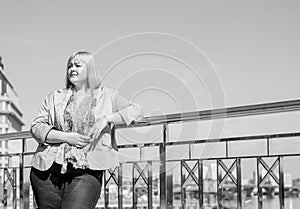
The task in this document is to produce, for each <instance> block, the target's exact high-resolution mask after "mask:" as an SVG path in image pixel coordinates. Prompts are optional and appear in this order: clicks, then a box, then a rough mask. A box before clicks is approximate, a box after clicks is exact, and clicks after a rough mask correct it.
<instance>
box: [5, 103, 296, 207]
mask: <svg viewBox="0 0 300 209" xmlns="http://www.w3.org/2000/svg"><path fill="white" fill-rule="evenodd" d="M299 110H300V100H293V101H284V102H275V103H266V104H258V105H247V106H240V107H231V108H223V109H213V110H205V111H195V112H187V113H178V114H169V115H162V116H153V117H145V118H143V119H142V120H141V121H138V122H135V123H134V124H132V125H130V126H129V127H125V126H124V125H121V126H118V127H116V129H124V128H135V127H144V126H151V125H162V127H163V133H162V135H163V140H162V142H154V143H141V144H126V145H119V146H118V148H119V150H123V149H139V150H140V152H142V150H143V149H146V148H157V149H158V150H159V159H157V160H153V159H152V160H144V159H140V160H134V161H127V162H122V163H121V165H120V166H119V167H118V168H116V169H115V170H108V171H107V172H106V175H105V177H104V207H105V208H109V207H110V203H109V194H110V193H109V185H111V183H110V182H111V181H113V182H114V183H115V185H116V186H117V193H118V195H117V200H118V201H117V206H118V208H125V207H126V206H125V204H123V200H124V196H123V192H124V191H123V188H124V186H125V185H123V183H124V182H123V175H124V172H125V170H124V166H125V165H126V164H130V165H132V172H131V173H132V185H131V192H132V203H131V206H130V207H133V208H139V207H140V206H139V204H138V199H139V197H138V195H139V193H138V192H137V182H138V181H139V180H140V179H141V180H142V181H143V182H144V184H145V185H146V187H145V188H147V204H146V206H143V207H147V208H154V207H159V208H174V207H175V206H174V201H173V200H174V194H175V193H174V191H173V189H174V185H173V180H172V178H173V177H172V172H170V171H169V170H167V164H168V163H174V162H177V163H179V164H180V172H181V174H180V207H181V208H186V207H187V202H186V198H187V197H186V192H187V190H186V189H187V187H186V185H187V184H188V183H191V182H193V183H194V184H195V185H196V187H197V190H196V191H197V192H196V193H197V194H199V195H198V196H197V197H196V199H197V203H196V205H197V208H204V206H205V203H204V200H205V197H206V196H207V195H209V194H207V191H204V186H203V184H204V180H205V179H204V176H203V172H204V171H203V168H204V167H203V165H204V162H206V161H213V162H214V163H215V164H216V169H217V177H216V178H217V179H216V191H215V192H213V195H215V196H216V204H217V205H216V206H217V207H218V208H224V207H225V206H224V204H223V203H224V201H223V199H224V187H227V188H228V182H231V184H230V185H231V186H230V188H231V189H232V188H234V191H235V193H236V208H239V209H241V208H243V197H242V193H243V190H244V188H243V185H242V182H241V180H242V177H241V172H242V168H241V163H242V160H244V159H255V160H256V168H257V169H256V174H257V179H256V183H255V184H256V185H255V187H256V188H257V199H258V208H259V209H262V207H263V198H262V197H263V189H265V188H267V186H266V185H265V182H266V180H267V179H270V178H272V179H273V180H274V182H275V183H276V184H277V186H276V187H278V189H279V208H280V209H283V208H284V199H285V198H284V189H285V188H284V170H283V169H284V168H283V158H285V157H292V156H300V151H299V152H296V153H282V154H280V153H279V154H278V153H275V154H274V153H272V152H270V147H271V146H270V140H272V141H273V140H280V139H285V140H287V142H288V140H290V139H294V138H297V137H300V132H292V133H278V134H268V135H255V136H253V135H251V136H242V137H230V138H214V139H195V140H189V141H172V142H170V141H169V125H170V124H174V123H183V122H188V121H203V120H214V119H222V118H223V119H226V118H233V117H244V116H253V115H261V114H272V113H282V112H290V111H299ZM115 132H116V131H115V129H113V133H112V135H113V137H116V134H115ZM30 138H31V135H30V133H29V132H28V131H25V132H18V133H10V134H1V135H0V143H1V142H2V141H7V140H9V141H14V140H20V141H21V152H19V153H13V154H10V153H9V154H1V155H0V158H7V159H9V158H10V157H13V156H15V157H17V158H18V159H19V163H18V166H8V167H3V168H2V170H3V192H4V193H3V198H5V189H6V188H5V186H6V185H7V183H8V182H10V183H11V184H12V186H13V188H15V190H14V192H13V194H14V197H13V198H12V199H13V204H12V205H13V208H17V207H18V206H19V208H28V202H25V201H24V197H25V195H24V179H25V178H24V169H25V168H28V167H27V165H25V164H24V158H25V157H26V156H28V155H32V154H33V152H28V151H26V141H27V139H30ZM247 141H259V142H262V141H263V142H265V147H266V150H265V153H263V154H259V155H257V154H253V155H251V154H250V155H230V153H229V144H230V143H232V142H247ZM208 143H221V144H223V145H224V155H223V156H209V157H194V156H193V155H192V152H193V150H194V149H193V146H196V145H201V144H208ZM181 145H186V146H188V157H187V158H185V159H167V153H168V147H175V146H181ZM267 158H275V161H274V162H273V164H272V165H271V166H270V165H269V164H268V163H267V161H266V160H265V159H267ZM228 160H231V162H230V164H229V165H228V163H226V162H225V161H228ZM154 163H157V164H158V165H159V166H158V167H159V172H158V173H159V175H158V182H159V184H158V185H157V187H158V188H159V191H157V193H158V194H159V203H157V204H156V203H154V200H153V189H154V179H153V164H154ZM190 163H194V165H192V166H191V165H190ZM277 168H278V171H276V169H277ZM16 169H17V170H18V172H19V173H18V174H19V175H18V179H14V178H17V177H16V175H15V174H16ZM262 170H265V173H264V172H262ZM16 182H18V183H16ZM16 187H18V188H19V192H18V194H17V192H16V191H17V190H16ZM272 189H274V188H272ZM17 200H19V201H17ZM4 202H5V201H4ZM4 206H5V204H4Z"/></svg>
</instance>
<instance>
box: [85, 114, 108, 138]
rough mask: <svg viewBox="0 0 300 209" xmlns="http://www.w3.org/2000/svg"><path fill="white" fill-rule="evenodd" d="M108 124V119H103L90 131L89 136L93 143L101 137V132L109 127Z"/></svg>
mask: <svg viewBox="0 0 300 209" xmlns="http://www.w3.org/2000/svg"><path fill="white" fill-rule="evenodd" d="M107 124H108V120H107V118H106V117H101V118H100V119H99V120H98V121H97V122H96V123H95V124H94V126H93V127H92V128H91V130H90V131H89V136H90V137H91V138H92V141H93V140H95V139H97V138H98V137H99V136H100V134H101V131H102V130H103V129H104V128H105V127H106V126H107Z"/></svg>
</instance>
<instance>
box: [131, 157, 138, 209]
mask: <svg viewBox="0 0 300 209" xmlns="http://www.w3.org/2000/svg"><path fill="white" fill-rule="evenodd" d="M136 179H137V178H136V177H135V164H134V163H133V164H132V207H133V209H136V208H137V193H136V191H135V184H136Z"/></svg>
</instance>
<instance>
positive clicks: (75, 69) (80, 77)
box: [68, 58, 87, 87]
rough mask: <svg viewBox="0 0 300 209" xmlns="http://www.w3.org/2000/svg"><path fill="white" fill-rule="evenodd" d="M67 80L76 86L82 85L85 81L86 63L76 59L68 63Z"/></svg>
mask: <svg viewBox="0 0 300 209" xmlns="http://www.w3.org/2000/svg"><path fill="white" fill-rule="evenodd" d="M68 78H69V81H70V82H71V83H72V84H74V85H75V87H76V86H82V85H84V84H85V83H86V81H87V67H86V64H85V63H83V62H82V61H80V60H78V59H76V58H75V59H73V60H72V61H71V62H70V63H69V65H68Z"/></svg>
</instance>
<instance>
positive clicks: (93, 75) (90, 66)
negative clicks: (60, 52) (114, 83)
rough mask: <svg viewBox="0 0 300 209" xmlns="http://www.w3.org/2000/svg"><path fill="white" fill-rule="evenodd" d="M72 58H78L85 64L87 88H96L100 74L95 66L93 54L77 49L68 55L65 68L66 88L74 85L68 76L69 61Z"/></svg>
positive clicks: (99, 81)
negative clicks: (77, 50)
mask: <svg viewBox="0 0 300 209" xmlns="http://www.w3.org/2000/svg"><path fill="white" fill-rule="evenodd" d="M73 60H78V61H80V62H82V63H84V64H85V65H86V68H87V81H86V82H87V83H86V84H87V88H89V89H96V88H98V87H99V86H100V85H101V75H100V72H99V70H98V69H97V67H96V63H95V58H94V55H93V54H91V53H89V52H87V51H79V52H76V53H74V54H73V55H72V56H70V57H69V59H68V62H67V70H66V88H67V89H69V88H72V87H74V84H72V82H70V80H69V77H68V69H69V65H70V62H72V61H73Z"/></svg>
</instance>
